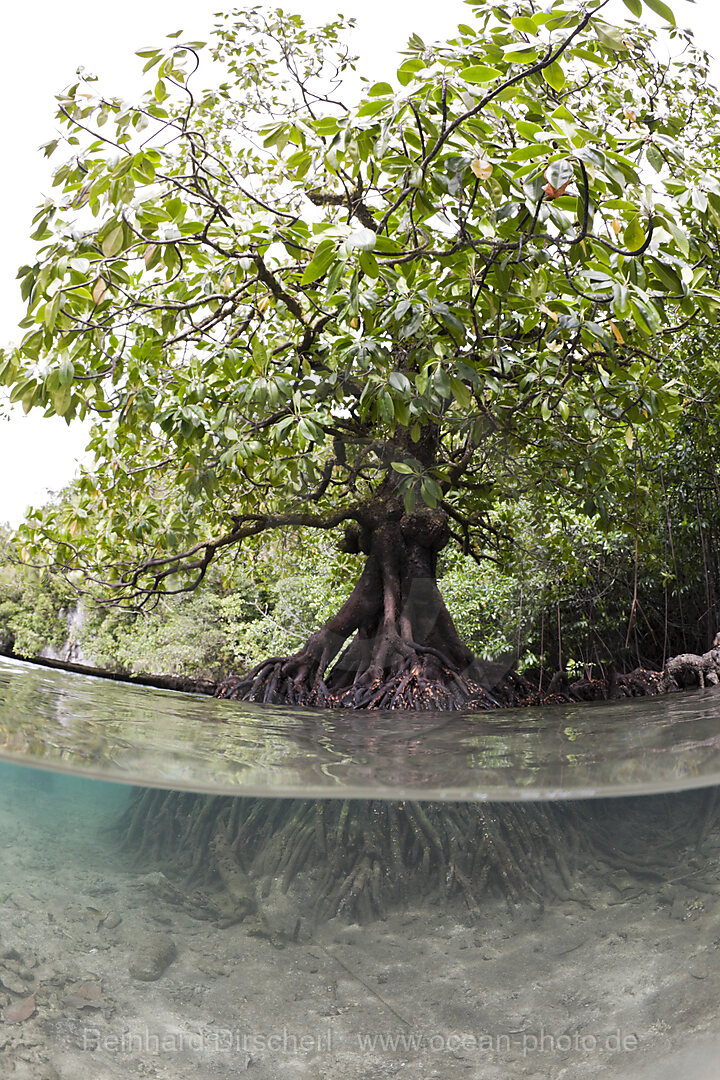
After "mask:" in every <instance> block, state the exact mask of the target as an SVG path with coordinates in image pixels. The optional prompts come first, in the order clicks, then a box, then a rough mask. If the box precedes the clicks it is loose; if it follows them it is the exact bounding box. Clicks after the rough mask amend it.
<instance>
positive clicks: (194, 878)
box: [114, 788, 720, 926]
mask: <svg viewBox="0 0 720 1080" xmlns="http://www.w3.org/2000/svg"><path fill="white" fill-rule="evenodd" d="M719 817H720V800H718V799H717V789H709V790H707V791H704V790H701V791H693V792H688V793H686V795H685V796H684V797H683V800H682V804H680V805H679V804H678V798H677V796H675V797H674V798H673V799H671V798H669V797H667V796H662V795H658V796H643V797H638V798H630V797H628V798H618V799H611V800H600V799H592V800H583V801H564V802H547V803H541V802H534V803H472V802H425V803H419V802H415V801H411V800H405V801H396V802H388V801H382V800H360V799H349V800H340V799H330V800H311V799H269V798H246V797H231V796H208V795H198V794H193V793H188V792H167V791H162V790H156V789H143V788H140V789H138V790H137V791H136V792H135V793H134V796H133V797H132V799H131V801H130V804H129V805H128V807H127V809H126V811H125V812H124V814H123V816H122V818H121V819H120V821H119V822H118V823H117V825H116V826H115V829H114V832H115V833H116V835H117V836H118V837H119V839H120V842H121V846H122V848H123V849H124V851H125V852H126V853H128V854H129V855H131V856H132V858H133V859H134V861H135V863H136V865H140V866H142V867H143V868H144V869H145V870H148V869H153V870H156V871H157V870H163V871H165V872H166V873H167V875H168V877H165V876H164V874H162V873H161V874H156V875H154V876H155V877H156V878H158V879H160V880H161V882H162V889H163V893H162V895H163V899H165V900H169V901H170V902H172V903H182V904H184V905H185V906H186V907H190V909H191V910H192V911H193V914H195V915H196V916H198V917H201V918H209V919H213V920H214V921H216V922H217V923H218V924H219V925H220V926H227V925H230V924H232V923H234V922H240V921H243V920H244V919H246V918H248V917H252V918H255V919H257V918H260V919H261V918H262V909H263V900H264V898H266V897H267V896H268V895H269V894H270V892H271V890H274V889H279V890H281V892H283V893H288V892H291V894H292V901H293V904H295V905H296V907H297V910H298V914H299V915H304V916H307V917H308V918H309V919H310V920H311V921H314V920H323V919H327V918H331V917H333V916H337V915H340V916H342V917H344V918H347V919H349V920H352V921H359V922H369V921H372V920H374V919H378V918H382V917H384V916H385V915H386V914H388V913H389V912H390V911H392V910H394V909H398V908H404V907H407V906H408V905H409V904H411V903H415V902H417V901H418V900H419V899H423V900H431V901H432V900H435V899H436V900H440V899H442V900H443V902H445V903H448V902H449V903H452V904H454V905H455V906H456V909H457V911H458V914H461V912H462V911H463V909H464V911H465V913H466V915H469V916H470V918H471V919H473V920H474V919H476V918H479V917H480V915H481V912H482V906H483V902H484V901H485V900H486V899H487V898H488V897H496V898H497V897H499V898H504V900H505V901H506V902H507V903H508V905H509V907H510V908H511V909H513V908H514V906H515V905H517V904H518V903H519V902H520V901H523V902H527V901H530V902H535V903H538V904H539V905H542V904H543V903H544V902H545V901H550V900H572V901H575V902H578V903H581V904H586V905H589V900H588V898H587V895H586V893H585V890H584V887H583V882H587V881H589V880H591V879H592V878H593V877H594V878H597V877H598V876H599V877H600V878H602V880H603V881H604V880H606V879H607V878H608V875H610V874H612V872H613V871H616V870H622V871H623V872H624V874H631V875H633V876H635V877H637V878H638V880H639V881H640V883H641V887H644V885H646V884H647V880H648V875H650V876H651V877H652V876H653V875H654V877H655V878H659V877H662V875H663V873H664V872H665V871H667V873H668V874H670V875H671V876H672V877H673V880H682V874H683V873H684V872H686V871H685V870H683V865H684V861H685V860H687V859H688V858H689V859H690V862H691V863H692V859H693V858H694V856H695V853H696V852H697V850H698V848H699V846H700V845H701V844H703V843H704V842H705V840H706V838H707V837H708V835H709V833H710V831H711V830H713V829H716V828H717V824H718V818H719ZM688 853H689V854H688ZM692 873H693V874H695V873H696V871H692ZM150 876H151V877H153V875H150ZM173 883H177V884H173Z"/></svg>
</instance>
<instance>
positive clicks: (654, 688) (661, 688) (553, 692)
mask: <svg viewBox="0 0 720 1080" xmlns="http://www.w3.org/2000/svg"><path fill="white" fill-rule="evenodd" d="M0 656H5V657H7V658H8V659H11V660H20V661H22V662H24V663H28V664H35V665H37V666H40V667H47V668H50V669H52V670H56V671H66V672H69V673H71V674H75V675H86V676H92V677H95V678H101V679H110V680H112V681H114V682H123V683H134V684H136V685H138V686H152V687H156V688H158V689H161V690H173V691H177V692H181V693H191V694H204V695H206V696H209V697H228V696H230V695H228V694H227V692H223V689H224V688H226V684H227V683H228V682H230V681H231V680H221V681H219V682H216V681H214V680H211V679H202V678H193V677H192V676H188V675H171V674H166V675H157V674H152V673H149V672H121V671H112V670H110V669H108V668H100V667H95V666H93V665H91V664H81V663H74V662H72V661H64V660H58V659H54V658H52V657H47V656H22V655H19V654H17V653H15V652H14V651H13V650H12V649H10V648H7V647H3V646H0ZM719 682H720V633H719V634H717V635H716V637H715V641H714V643H713V648H712V649H710V650H709V651H708V652H707V653H705V654H703V655H702V656H700V655H698V654H695V653H682V654H679V655H678V656H674V657H671V658H670V659H669V660H668V662H667V664H666V666H665V668H664V669H663V670H662V671H652V670H648V669H644V668H636V669H635V670H634V671H631V672H628V673H627V674H619V673H618V672H617V671H616V670H615V669H614V668H611V669H610V671H609V673H608V676H607V677H597V675H595V676H594V675H593V673H592V672H588V673H586V675H585V676H583V677H581V678H579V679H575V680H574V681H572V682H571V681H570V680H569V678H568V676H567V673H565V672H556V673H555V675H553V676H552V678H550V679H549V680H548V681H547V683H546V685H544V686H543V685H542V684H540V685H538V684H537V683H533V682H531V681H530V679H529V678H527V677H526V676H523V675H519V674H518V673H517V672H511V673H509V674H508V675H507V676H506V677H505V678H504V679H503V680H502V681H501V682H500V683H499V684H498V685H497V686H492V687H491V688H490V689H491V690H492V693H491V694H488V695H487V697H488V700H487V701H486V702H483V703H482V704H481V705H480V706H476V708H480V709H491V708H518V707H520V708H522V707H529V706H533V705H561V704H570V703H572V702H582V701H603V700H604V701H613V700H619V699H621V698H627V697H646V696H648V697H650V696H654V695H657V694H667V693H675V692H678V691H680V690H685V689H690V688H693V687H698V686H699V687H704V686H711V685H718V683H719ZM256 700H257V699H256ZM264 703H265V704H268V703H269V704H275V702H273V701H271V700H270V701H266V702H264ZM469 711H472V708H470V710H469Z"/></svg>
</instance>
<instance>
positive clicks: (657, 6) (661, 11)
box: [645, 0, 676, 26]
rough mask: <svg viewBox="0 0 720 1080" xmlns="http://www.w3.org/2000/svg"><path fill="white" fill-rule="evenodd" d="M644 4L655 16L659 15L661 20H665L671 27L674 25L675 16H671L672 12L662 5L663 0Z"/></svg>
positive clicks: (647, 0)
mask: <svg viewBox="0 0 720 1080" xmlns="http://www.w3.org/2000/svg"><path fill="white" fill-rule="evenodd" d="M645 3H646V4H647V6H648V7H649V8H650V10H651V11H654V12H655V14H656V15H659V16H660V18H661V19H665V21H666V22H669V23H670V25H671V26H675V25H676V23H675V16H674V15H673V13H672V10H671V9H670V8H669V7H668V6H667V4H664V3H663V0H645Z"/></svg>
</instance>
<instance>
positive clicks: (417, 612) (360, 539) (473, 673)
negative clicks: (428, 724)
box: [217, 510, 495, 709]
mask: <svg viewBox="0 0 720 1080" xmlns="http://www.w3.org/2000/svg"><path fill="white" fill-rule="evenodd" d="M448 536H449V533H448V526H447V519H446V517H445V515H444V514H443V513H442V512H441V511H434V510H422V511H419V512H417V513H413V514H400V513H399V512H397V511H395V512H394V513H388V512H387V511H385V512H384V513H383V514H382V515H380V514H378V515H377V516H376V517H375V519H374V520H373V519H372V518H370V516H369V517H368V521H367V522H366V523H364V524H363V525H361V526H355V525H353V526H351V527H350V528H348V530H346V548H347V550H350V551H363V552H364V553H365V554H366V556H367V559H366V563H365V568H364V569H363V572H362V574H361V575H360V577H359V579H358V581H357V584H356V585H355V588H354V589H353V591H352V593H351V594H350V596H349V597H348V599H347V600H346V601H345V603H344V604H343V606H342V607H341V608H340V610H339V611H338V612H337V614H336V615H335V616H334V617H333V618H332V619H330V620H329V622H327V623H326V624H325V625H324V626H322V627H321V628H320V629H319V630H317V631H316V632H315V633H314V634H312V635H311V636H310V638H308V640H307V641H306V642H305V645H304V646H303V647H302V649H301V650H300V651H299V652H298V653H296V654H295V655H294V656H290V657H272V658H270V659H268V660H265V661H263V662H262V663H261V664H259V665H258V666H257V667H256V668H255V669H254V670H253V671H251V672H250V673H249V674H248V675H246V676H244V677H242V678H230V679H226V680H225V682H223V683H221V685H220V687H219V688H218V691H217V696H218V697H226V698H234V699H238V700H243V701H261V702H273V703H287V704H297V705H315V706H322V707H335V708H351V709H366V708H381V709H438V708H439V709H460V708H462V709H467V708H487V707H488V706H490V705H491V704H494V703H495V702H494V699H493V698H492V697H491V696H490V695H489V694H488V693H487V691H486V690H484V689H483V687H482V686H481V682H480V680H481V670H480V666H479V665H478V663H477V662H476V660H475V657H474V656H473V654H472V652H471V651H470V650H469V649H468V647H467V646H466V645H465V644H464V642H463V641H462V640H461V638H460V636H459V634H458V632H457V630H456V628H455V624H454V623H453V620H452V617H451V616H450V613H449V611H448V610H447V608H446V607H445V603H444V601H443V599H442V596H441V595H440V591H439V589H438V586H437V581H436V571H437V556H438V552H439V551H440V550H441V549H442V548H443V547H444V546H445V544H446V543H447V540H448Z"/></svg>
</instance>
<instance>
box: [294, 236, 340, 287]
mask: <svg viewBox="0 0 720 1080" xmlns="http://www.w3.org/2000/svg"><path fill="white" fill-rule="evenodd" d="M334 258H335V245H334V243H333V241H332V240H321V241H320V243H319V244H318V246H317V249H316V251H315V254H314V255H313V257H312V260H311V261H310V262H309V263H308V265H307V266H306V267H305V272H304V274H303V276H302V277H301V278H300V284H301V285H311V284H312V282H313V281H317V279H318V278H321V277H322V276H323V274H324V273H326V271H327V270H328V268H329V266H330V264H331V263H332V261H333V259H334Z"/></svg>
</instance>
